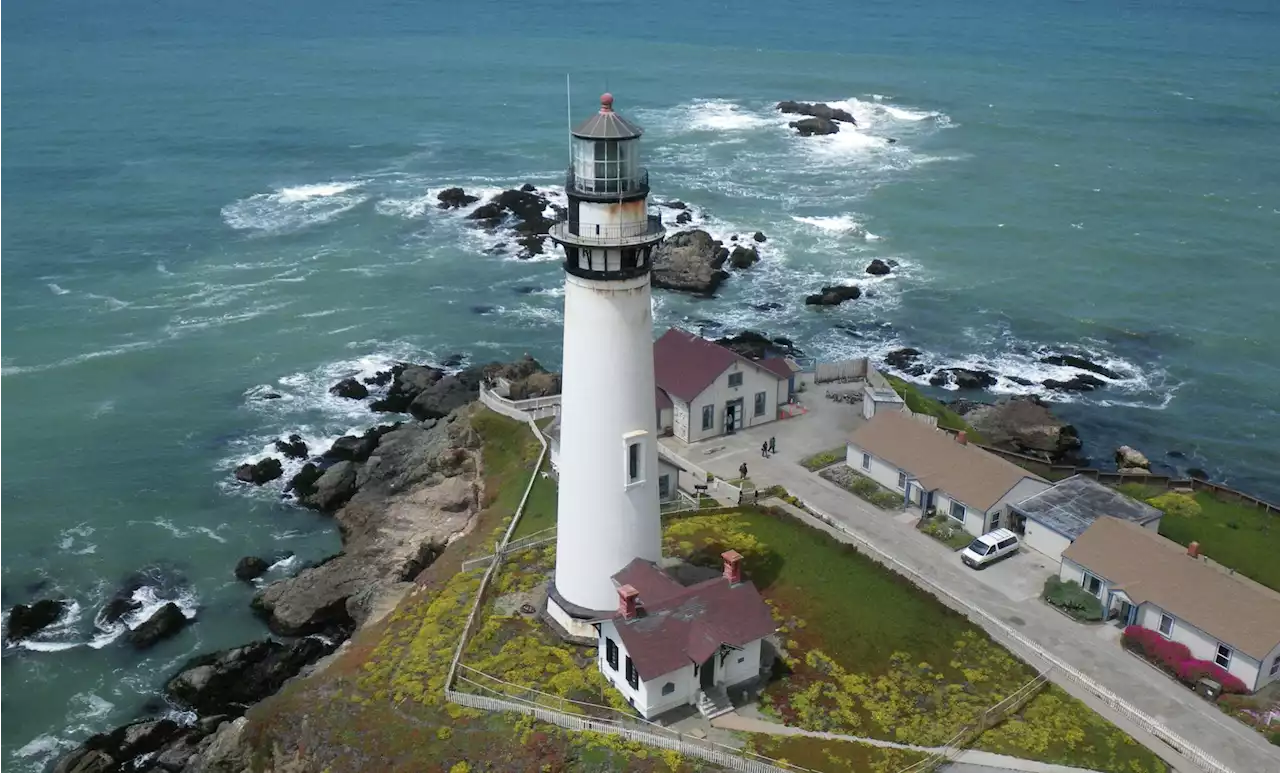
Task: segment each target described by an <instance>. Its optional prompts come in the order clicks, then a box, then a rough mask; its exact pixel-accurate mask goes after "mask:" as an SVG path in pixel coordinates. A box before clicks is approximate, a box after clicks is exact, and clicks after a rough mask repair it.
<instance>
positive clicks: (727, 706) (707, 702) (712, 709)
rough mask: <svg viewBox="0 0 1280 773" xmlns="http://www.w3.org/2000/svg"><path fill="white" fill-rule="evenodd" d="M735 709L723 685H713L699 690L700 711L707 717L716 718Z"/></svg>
mask: <svg viewBox="0 0 1280 773" xmlns="http://www.w3.org/2000/svg"><path fill="white" fill-rule="evenodd" d="M730 711H733V703H732V702H730V700H729V694H728V693H727V692H725V689H724V688H723V687H712V688H710V689H707V690H701V691H699V692H698V713H699V714H701V715H702V716H703V717H704V718H705V719H714V718H716V717H718V716H720V715H721V714H728V713H729V712H730Z"/></svg>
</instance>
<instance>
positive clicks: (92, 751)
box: [53, 719, 190, 773]
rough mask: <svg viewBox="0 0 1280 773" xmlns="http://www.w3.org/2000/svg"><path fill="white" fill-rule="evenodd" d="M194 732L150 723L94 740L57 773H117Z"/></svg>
mask: <svg viewBox="0 0 1280 773" xmlns="http://www.w3.org/2000/svg"><path fill="white" fill-rule="evenodd" d="M188 732H190V731H189V730H188V729H187V728H184V727H182V726H181V725H179V724H178V723H177V722H174V721H173V720H172V719H146V720H142V721H140V722H134V723H131V724H128V725H125V726H123V727H118V728H116V729H115V730H113V731H111V732H110V733H99V734H98V735H94V736H90V737H89V738H88V739H86V740H85V742H84V743H83V744H81V745H80V746H78V747H76V748H75V749H73V750H72V751H70V752H68V753H67V754H66V755H65V756H64V757H63V758H62V759H60V760H58V762H57V764H56V765H54V767H53V773H108V772H109V771H110V772H111V773H114V772H115V771H119V770H130V769H137V768H138V766H136V765H130V764H129V763H130V762H131V761H133V760H136V759H137V758H139V757H143V756H145V755H149V754H153V753H155V752H157V751H159V750H160V749H161V748H163V747H164V746H165V745H166V744H168V743H170V742H172V741H174V740H175V739H177V738H180V737H181V736H183V735H185V734H187V733H188Z"/></svg>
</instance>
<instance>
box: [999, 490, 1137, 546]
mask: <svg viewBox="0 0 1280 773" xmlns="http://www.w3.org/2000/svg"><path fill="white" fill-rule="evenodd" d="M1013 510H1014V512H1016V513H1018V514H1020V515H1023V516H1025V517H1027V518H1029V519H1031V520H1033V521H1035V522H1037V523H1040V524H1042V525H1043V526H1044V527H1045V528H1047V529H1049V530H1051V531H1053V532H1055V533H1057V534H1060V535H1062V536H1063V537H1066V538H1067V539H1069V540H1071V541H1073V542H1074V541H1075V540H1076V538H1077V537H1079V536H1080V535H1081V534H1084V532H1085V529H1088V528H1089V527H1090V526H1092V525H1093V523H1094V521H1096V520H1098V519H1099V518H1101V517H1102V516H1104V515H1109V516H1111V517H1112V518H1119V519H1120V520H1122V521H1129V522H1131V523H1134V524H1136V525H1138V526H1147V525H1148V524H1151V523H1153V522H1155V521H1159V520H1160V516H1161V512H1160V511H1159V510H1157V509H1156V508H1154V507H1152V506H1151V505H1148V504H1146V503H1145V502H1139V501H1138V500H1136V499H1134V498H1133V497H1130V496H1126V495H1125V494H1121V493H1120V492H1119V491H1116V490H1115V489H1113V488H1109V487H1107V486H1104V485H1102V484H1101V483H1098V482H1097V481H1095V480H1093V479H1092V478H1086V477H1084V476H1082V475H1073V476H1071V477H1070V478H1067V479H1066V480H1061V481H1058V482H1057V483H1055V484H1053V485H1052V486H1051V487H1049V488H1047V489H1045V490H1044V491H1041V492H1040V493H1039V494H1035V495H1034V496H1031V497H1028V498H1026V499H1024V500H1022V501H1021V502H1018V503H1015V504H1014V505H1013ZM1153 528H1154V527H1153Z"/></svg>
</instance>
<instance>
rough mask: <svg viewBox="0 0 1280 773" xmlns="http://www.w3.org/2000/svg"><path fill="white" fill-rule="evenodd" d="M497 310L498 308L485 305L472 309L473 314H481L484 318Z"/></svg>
mask: <svg viewBox="0 0 1280 773" xmlns="http://www.w3.org/2000/svg"><path fill="white" fill-rule="evenodd" d="M497 310H498V307H497V306H489V305H487V304H483V303H481V304H478V305H475V306H472V307H471V313H472V314H479V315H481V316H484V315H485V314H492V313H494V312H495V311H497Z"/></svg>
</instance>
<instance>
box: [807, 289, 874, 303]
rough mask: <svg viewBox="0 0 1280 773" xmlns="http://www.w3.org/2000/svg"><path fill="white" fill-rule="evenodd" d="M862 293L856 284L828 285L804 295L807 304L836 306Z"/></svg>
mask: <svg viewBox="0 0 1280 773" xmlns="http://www.w3.org/2000/svg"><path fill="white" fill-rule="evenodd" d="M861 295H862V291H861V290H859V289H858V286H857V285H828V286H826V287H823V288H822V290H820V291H819V292H816V293H814V294H812V295H808V296H806V297H805V299H804V302H805V304H806V305H808V306H837V305H839V304H841V303H844V302H845V301H851V300H854V299H856V298H858V297H859V296H861Z"/></svg>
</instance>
